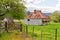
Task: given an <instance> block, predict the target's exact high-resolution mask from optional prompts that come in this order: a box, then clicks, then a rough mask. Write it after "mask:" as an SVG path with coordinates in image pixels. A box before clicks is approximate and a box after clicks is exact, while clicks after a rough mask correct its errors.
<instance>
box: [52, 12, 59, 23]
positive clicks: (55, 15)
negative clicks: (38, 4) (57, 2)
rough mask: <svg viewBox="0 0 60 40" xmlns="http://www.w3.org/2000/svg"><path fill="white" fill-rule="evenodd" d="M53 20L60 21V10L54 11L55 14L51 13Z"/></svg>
mask: <svg viewBox="0 0 60 40" xmlns="http://www.w3.org/2000/svg"><path fill="white" fill-rule="evenodd" d="M51 20H52V21H54V22H60V12H59V11H55V12H53V14H52V15H51Z"/></svg>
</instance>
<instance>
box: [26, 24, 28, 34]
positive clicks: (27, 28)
mask: <svg viewBox="0 0 60 40" xmlns="http://www.w3.org/2000/svg"><path fill="white" fill-rule="evenodd" d="M26 34H28V26H27V25H26Z"/></svg>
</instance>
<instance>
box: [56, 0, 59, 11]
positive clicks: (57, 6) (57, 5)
mask: <svg viewBox="0 0 60 40" xmlns="http://www.w3.org/2000/svg"><path fill="white" fill-rule="evenodd" d="M56 8H57V10H60V0H58V2H57V4H56Z"/></svg>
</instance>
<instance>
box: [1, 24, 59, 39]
mask: <svg viewBox="0 0 60 40" xmlns="http://www.w3.org/2000/svg"><path fill="white" fill-rule="evenodd" d="M21 26H22V27H23V28H22V29H21V28H19V30H20V32H23V33H24V35H23V36H24V40H26V38H27V40H29V39H30V40H60V30H59V29H57V28H55V29H49V30H47V29H46V30H45V29H42V28H40V29H39V28H38V29H37V27H35V26H27V25H25V26H24V25H20V27H21ZM8 30H9V29H8ZM13 30H14V29H13ZM16 30H17V29H16ZM2 31H6V30H5V27H0V33H1V32H2Z"/></svg>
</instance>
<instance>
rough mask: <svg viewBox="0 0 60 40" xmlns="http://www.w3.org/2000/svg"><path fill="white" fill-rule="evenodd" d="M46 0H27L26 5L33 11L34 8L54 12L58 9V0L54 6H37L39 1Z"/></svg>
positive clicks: (59, 2) (59, 8)
mask: <svg viewBox="0 0 60 40" xmlns="http://www.w3.org/2000/svg"><path fill="white" fill-rule="evenodd" d="M45 1H47V0H27V1H26V5H25V6H26V7H27V9H28V10H30V11H33V10H34V9H39V10H42V11H43V12H54V11H55V10H60V0H58V2H57V4H56V6H54V7H52V6H39V4H40V3H42V2H45Z"/></svg>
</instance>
